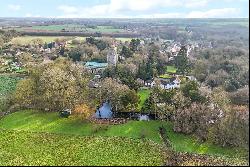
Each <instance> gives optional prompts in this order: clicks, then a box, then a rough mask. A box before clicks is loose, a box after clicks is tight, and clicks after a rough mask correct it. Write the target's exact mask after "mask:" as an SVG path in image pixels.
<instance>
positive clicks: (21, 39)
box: [11, 36, 70, 45]
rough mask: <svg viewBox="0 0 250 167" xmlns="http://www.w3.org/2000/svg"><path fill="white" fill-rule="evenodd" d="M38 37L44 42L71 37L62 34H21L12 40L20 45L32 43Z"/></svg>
mask: <svg viewBox="0 0 250 167" xmlns="http://www.w3.org/2000/svg"><path fill="white" fill-rule="evenodd" d="M37 38H39V39H41V40H42V41H43V42H44V43H45V42H46V43H49V42H54V41H55V40H56V39H58V38H59V39H60V38H66V39H70V38H69V37H62V36H21V37H16V38H13V39H12V40H11V43H12V44H18V45H28V44H31V43H32V40H34V39H37Z"/></svg>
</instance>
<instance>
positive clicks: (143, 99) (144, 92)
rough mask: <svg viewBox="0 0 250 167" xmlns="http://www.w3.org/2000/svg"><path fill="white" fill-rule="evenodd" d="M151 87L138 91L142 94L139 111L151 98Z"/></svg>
mask: <svg viewBox="0 0 250 167" xmlns="http://www.w3.org/2000/svg"><path fill="white" fill-rule="evenodd" d="M150 92H151V91H150V90H149V89H142V90H139V91H138V95H139V96H140V103H139V107H138V108H139V111H141V109H142V107H143V106H144V104H145V102H146V100H147V99H148V98H149V95H150Z"/></svg>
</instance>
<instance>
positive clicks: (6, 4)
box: [0, 0, 249, 18]
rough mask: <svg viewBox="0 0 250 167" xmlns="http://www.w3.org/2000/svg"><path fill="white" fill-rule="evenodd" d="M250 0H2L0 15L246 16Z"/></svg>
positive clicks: (49, 16)
mask: <svg viewBox="0 0 250 167" xmlns="http://www.w3.org/2000/svg"><path fill="white" fill-rule="evenodd" d="M248 6H249V0H1V5H0V17H48V18H52V17H53V18H54V17H55V18H248V13H249V7H248Z"/></svg>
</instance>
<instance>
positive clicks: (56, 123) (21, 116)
mask: <svg viewBox="0 0 250 167" xmlns="http://www.w3.org/2000/svg"><path fill="white" fill-rule="evenodd" d="M162 124H163V125H164V127H165V128H166V129H167V135H168V136H169V139H170V141H171V143H172V146H173V149H174V150H176V151H179V152H190V153H198V154H210V155H218V156H229V157H242V156H245V155H246V152H245V151H244V150H243V149H239V148H228V147H220V146H216V145H214V144H211V143H208V142H206V143H200V142H199V141H197V140H196V139H195V138H194V137H192V136H190V135H183V134H180V133H175V132H174V131H173V130H172V129H173V128H172V124H171V123H170V122H163V123H162V122H160V121H148V122H147V121H146V122H144V121H129V122H128V123H127V124H123V125H110V126H107V125H96V124H91V123H87V122H82V121H80V120H78V119H74V118H69V119H64V118H60V117H59V116H58V113H40V112H34V111H21V112H17V113H14V114H11V115H8V116H6V117H4V118H3V119H1V120H0V128H2V129H7V130H23V131H30V132H49V133H55V134H67V135H79V136H106V137H114V136H117V137H126V138H133V139H142V138H145V139H148V140H152V141H153V142H156V143H159V144H161V143H162V140H161V138H160V136H159V133H158V128H159V127H160V126H161V125H162Z"/></svg>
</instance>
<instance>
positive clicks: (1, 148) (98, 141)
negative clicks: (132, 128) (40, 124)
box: [0, 130, 163, 166]
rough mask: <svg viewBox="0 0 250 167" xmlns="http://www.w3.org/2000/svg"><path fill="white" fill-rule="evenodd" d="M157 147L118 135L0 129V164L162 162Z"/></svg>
mask: <svg viewBox="0 0 250 167" xmlns="http://www.w3.org/2000/svg"><path fill="white" fill-rule="evenodd" d="M162 164H163V162H162V157H161V149H160V147H159V146H158V145H157V144H155V143H152V142H150V141H142V140H138V139H129V138H120V137H109V138H106V137H80V136H72V135H71V136H69V135H57V134H48V133H31V132H23V131H7V130H0V165H1V166H5V165H8V166H9V165H11V166H12V165H24V166H26V165H39V166H41V165H46V166H48V165H63V166H66V165H67V166H68V165H70V166H72V165H73V166H75V165H81V166H85V165H88V166H92V165H101V166H103V165H104V166H106V165H109V166H110V165H147V166H154V165H158V166H159V165H162Z"/></svg>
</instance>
